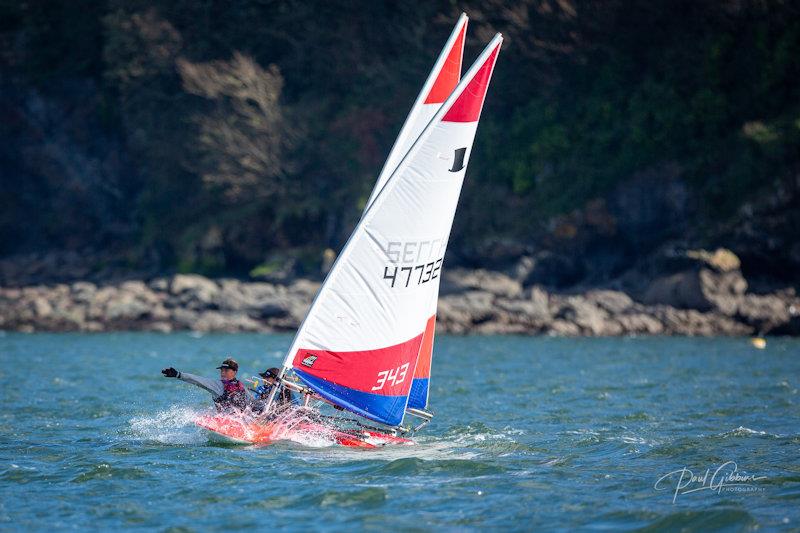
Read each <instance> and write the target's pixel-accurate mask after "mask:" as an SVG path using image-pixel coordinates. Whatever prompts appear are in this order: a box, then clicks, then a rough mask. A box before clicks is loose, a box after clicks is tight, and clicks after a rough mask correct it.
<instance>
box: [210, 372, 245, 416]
mask: <svg viewBox="0 0 800 533" xmlns="http://www.w3.org/2000/svg"><path fill="white" fill-rule="evenodd" d="M221 381H222V386H223V387H224V392H223V393H222V394H221V395H220V396H217V397H215V398H214V403H215V404H216V406H217V409H218V410H220V411H228V410H231V409H235V410H238V411H243V410H244V409H245V408H246V407H247V406H248V405H249V404H250V397H249V396H248V395H247V391H246V390H245V389H244V385H242V383H241V382H240V381H239V380H238V379H236V378H233V379H230V380H221Z"/></svg>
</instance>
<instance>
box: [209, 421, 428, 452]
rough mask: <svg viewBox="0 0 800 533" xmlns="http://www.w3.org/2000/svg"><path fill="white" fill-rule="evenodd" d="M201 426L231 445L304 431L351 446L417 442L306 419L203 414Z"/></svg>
mask: <svg viewBox="0 0 800 533" xmlns="http://www.w3.org/2000/svg"><path fill="white" fill-rule="evenodd" d="M195 424H196V425H197V426H198V427H201V428H203V429H205V430H206V431H207V432H208V433H209V437H210V438H211V439H212V440H214V441H219V442H225V443H228V444H259V445H266V444H272V443H273V442H279V441H295V440H296V439H293V438H292V437H296V436H298V435H302V434H313V433H317V434H319V433H324V434H325V435H330V436H331V437H332V438H333V440H334V442H336V444H338V445H340V446H346V447H348V448H377V447H379V446H385V445H387V444H405V445H408V444H414V441H412V440H410V439H405V438H403V437H396V436H394V435H388V434H385V433H380V432H377V431H366V430H365V431H359V432H352V433H351V432H344V431H337V430H332V429H331V428H329V427H327V426H323V425H320V424H315V423H313V422H303V423H301V424H295V425H292V426H291V428H287V426H286V425H284V424H281V423H271V422H267V423H261V422H248V421H243V420H240V419H237V418H234V417H227V416H222V415H218V416H201V417H199V418H197V419H196V420H195Z"/></svg>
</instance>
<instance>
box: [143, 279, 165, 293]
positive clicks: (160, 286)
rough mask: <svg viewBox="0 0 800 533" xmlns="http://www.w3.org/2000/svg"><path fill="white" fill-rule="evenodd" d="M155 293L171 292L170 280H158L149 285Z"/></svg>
mask: <svg viewBox="0 0 800 533" xmlns="http://www.w3.org/2000/svg"><path fill="white" fill-rule="evenodd" d="M147 286H148V287H150V288H151V289H152V290H154V291H158V292H167V291H169V280H168V279H167V278H156V279H154V280H151V281H150V283H148V284H147Z"/></svg>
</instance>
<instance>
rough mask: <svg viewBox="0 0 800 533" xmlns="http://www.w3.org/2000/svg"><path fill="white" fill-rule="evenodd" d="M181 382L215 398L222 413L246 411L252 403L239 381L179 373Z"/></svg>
mask: <svg viewBox="0 0 800 533" xmlns="http://www.w3.org/2000/svg"><path fill="white" fill-rule="evenodd" d="M176 377H177V378H178V379H180V380H181V381H185V382H187V383H191V384H192V385H197V386H198V387H200V388H202V389H205V390H207V391H208V392H210V393H211V395H212V397H213V398H214V404H215V405H216V406H217V409H219V410H220V411H229V410H239V411H241V410H244V409H245V408H246V407H247V406H248V405H250V402H251V401H252V399H251V397H250V395H249V393H248V392H247V390H246V389H245V388H244V386H243V385H242V384H241V382H240V381H239V380H238V379H235V378H234V379H232V380H229V381H224V380H221V379H210V378H204V377H201V376H195V375H194V374H188V373H186V372H178V375H177V376H176Z"/></svg>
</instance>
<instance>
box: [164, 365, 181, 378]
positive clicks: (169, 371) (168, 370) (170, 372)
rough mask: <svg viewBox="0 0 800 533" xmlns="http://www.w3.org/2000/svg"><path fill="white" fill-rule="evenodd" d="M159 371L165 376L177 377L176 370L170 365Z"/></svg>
mask: <svg viewBox="0 0 800 533" xmlns="http://www.w3.org/2000/svg"><path fill="white" fill-rule="evenodd" d="M161 373H162V374H164V377H165V378H177V377H178V371H177V370H175V369H174V368H172V367H169V368H165V369H164V370H162V371H161Z"/></svg>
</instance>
